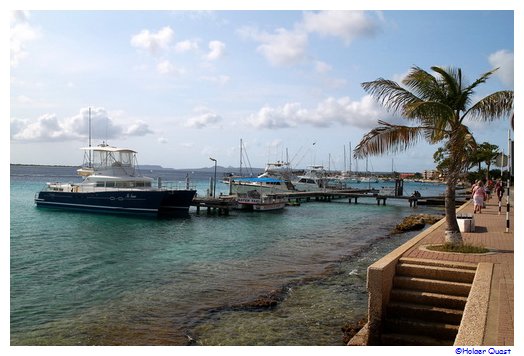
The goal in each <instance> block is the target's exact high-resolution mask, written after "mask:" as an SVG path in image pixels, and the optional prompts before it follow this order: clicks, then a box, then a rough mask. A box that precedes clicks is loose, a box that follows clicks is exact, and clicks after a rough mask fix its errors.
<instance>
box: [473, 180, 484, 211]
mask: <svg viewBox="0 0 524 356" xmlns="http://www.w3.org/2000/svg"><path fill="white" fill-rule="evenodd" d="M485 199H486V190H485V189H484V184H483V183H482V181H478V182H477V185H476V187H474V188H473V204H474V209H473V213H477V212H478V213H479V214H482V207H483V206H484V200H485Z"/></svg>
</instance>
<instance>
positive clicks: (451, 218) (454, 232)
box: [444, 134, 463, 245]
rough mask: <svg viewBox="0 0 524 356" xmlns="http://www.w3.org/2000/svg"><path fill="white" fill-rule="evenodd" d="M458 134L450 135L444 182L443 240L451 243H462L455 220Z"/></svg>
mask: <svg viewBox="0 0 524 356" xmlns="http://www.w3.org/2000/svg"><path fill="white" fill-rule="evenodd" d="M460 143H461V142H460V135H456V134H455V135H454V134H451V136H450V147H451V148H450V165H449V172H448V177H447V182H446V185H447V186H446V196H445V204H446V205H445V208H446V232H445V237H444V241H445V243H447V244H451V245H462V244H463V240H462V235H461V233H460V228H459V226H458V222H457V211H456V205H455V187H456V186H457V182H458V179H459V176H460V172H461V168H462V164H461V161H462V159H461V156H462V155H463V145H461V144H460Z"/></svg>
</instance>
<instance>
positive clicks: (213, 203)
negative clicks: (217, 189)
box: [191, 196, 236, 215]
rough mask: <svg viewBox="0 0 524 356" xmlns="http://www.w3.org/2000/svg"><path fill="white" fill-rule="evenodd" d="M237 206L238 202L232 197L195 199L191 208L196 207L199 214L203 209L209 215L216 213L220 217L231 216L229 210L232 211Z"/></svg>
mask: <svg viewBox="0 0 524 356" xmlns="http://www.w3.org/2000/svg"><path fill="white" fill-rule="evenodd" d="M235 204H236V201H235V199H234V197H232V196H224V197H220V198H213V197H202V198H198V197H195V198H193V202H192V203H191V206H195V207H196V211H197V214H200V209H201V208H205V209H206V210H207V213H208V214H211V213H212V212H216V213H218V215H229V210H231V209H232V207H233V206H234V205H235Z"/></svg>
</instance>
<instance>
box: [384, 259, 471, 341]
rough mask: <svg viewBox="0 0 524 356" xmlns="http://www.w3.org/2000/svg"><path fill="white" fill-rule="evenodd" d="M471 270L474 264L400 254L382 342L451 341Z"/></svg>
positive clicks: (461, 309)
mask: <svg viewBox="0 0 524 356" xmlns="http://www.w3.org/2000/svg"><path fill="white" fill-rule="evenodd" d="M475 272H476V265H475V264H467V263H453V262H442V261H432V260H421V259H411V258H401V259H400V260H399V262H398V264H397V266H396V273H395V277H394V279H393V288H392V290H391V295H390V301H389V304H388V305H387V307H386V311H385V318H384V320H383V325H382V328H383V330H382V336H381V342H382V345H419V346H425V345H432V346H451V345H453V343H454V341H455V337H456V335H457V332H458V328H459V325H460V321H461V320H462V313H463V311H464V306H465V305H466V301H467V298H468V294H469V291H470V289H471V283H472V282H473V278H474V277H475Z"/></svg>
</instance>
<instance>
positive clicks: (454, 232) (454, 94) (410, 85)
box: [354, 67, 513, 245]
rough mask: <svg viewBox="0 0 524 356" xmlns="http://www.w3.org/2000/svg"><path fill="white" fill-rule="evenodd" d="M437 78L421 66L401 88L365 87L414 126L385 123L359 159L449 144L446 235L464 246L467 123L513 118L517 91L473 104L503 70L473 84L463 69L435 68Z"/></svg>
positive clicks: (365, 142) (382, 83) (383, 83)
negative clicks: (422, 144)
mask: <svg viewBox="0 0 524 356" xmlns="http://www.w3.org/2000/svg"><path fill="white" fill-rule="evenodd" d="M431 69H432V70H433V72H435V74H436V75H435V76H433V75H431V74H430V73H428V72H426V71H425V70H423V69H421V68H419V67H413V68H411V70H410V72H409V73H408V75H407V76H406V77H405V78H404V79H403V80H402V84H403V85H404V86H401V85H400V84H398V83H396V82H394V81H391V80H386V79H383V78H379V79H377V80H375V81H372V82H365V83H362V87H363V88H364V90H365V91H366V92H368V93H369V94H371V95H372V96H373V97H375V99H377V100H378V102H379V103H381V104H382V105H383V106H384V107H385V108H386V109H387V110H388V111H392V112H394V113H398V114H400V115H401V116H402V117H403V118H405V119H407V120H408V121H409V122H410V123H411V124H412V125H411V126H406V125H393V124H390V123H387V122H385V121H379V126H378V127H376V128H374V129H372V130H371V131H370V132H368V133H367V134H366V135H364V137H363V138H362V140H361V141H360V143H359V144H358V145H357V146H356V148H355V150H354V156H355V157H356V158H363V157H366V156H368V155H380V154H383V153H386V152H390V153H395V152H398V151H402V150H405V149H407V148H410V147H412V146H414V145H415V144H416V143H417V142H419V141H420V140H421V139H425V140H426V141H427V142H429V143H430V144H436V143H439V142H442V143H444V150H445V151H446V155H447V159H448V162H447V163H448V164H447V171H448V172H447V173H448V174H447V176H446V185H447V187H446V194H445V208H446V225H447V227H446V235H445V242H446V243H451V244H454V245H461V244H462V235H461V234H460V230H459V226H458V223H457V219H456V211H455V209H456V207H455V186H456V184H457V181H458V179H459V175H460V172H461V171H463V170H464V169H465V167H466V166H467V165H469V160H468V157H467V153H466V152H467V150H466V149H465V148H466V147H467V146H468V145H472V144H474V139H473V136H472V134H471V133H470V131H469V128H468V127H467V126H466V125H465V121H466V120H467V119H469V120H477V121H492V120H495V119H499V118H501V117H504V116H509V115H510V114H511V110H512V107H513V91H510V90H504V91H497V92H495V93H492V94H489V95H488V96H486V97H484V98H482V99H480V100H479V101H477V102H475V103H472V100H473V96H474V94H475V89H476V88H477V87H478V86H479V85H480V84H483V83H485V82H486V80H487V79H488V78H489V77H490V76H491V75H492V74H493V73H494V72H495V71H496V70H497V69H493V70H491V71H489V72H486V73H484V74H482V75H481V76H480V77H479V78H478V79H477V80H475V81H474V82H473V83H472V84H467V83H466V82H465V80H464V78H463V77H462V70H461V69H460V68H458V69H456V68H441V67H431Z"/></svg>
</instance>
